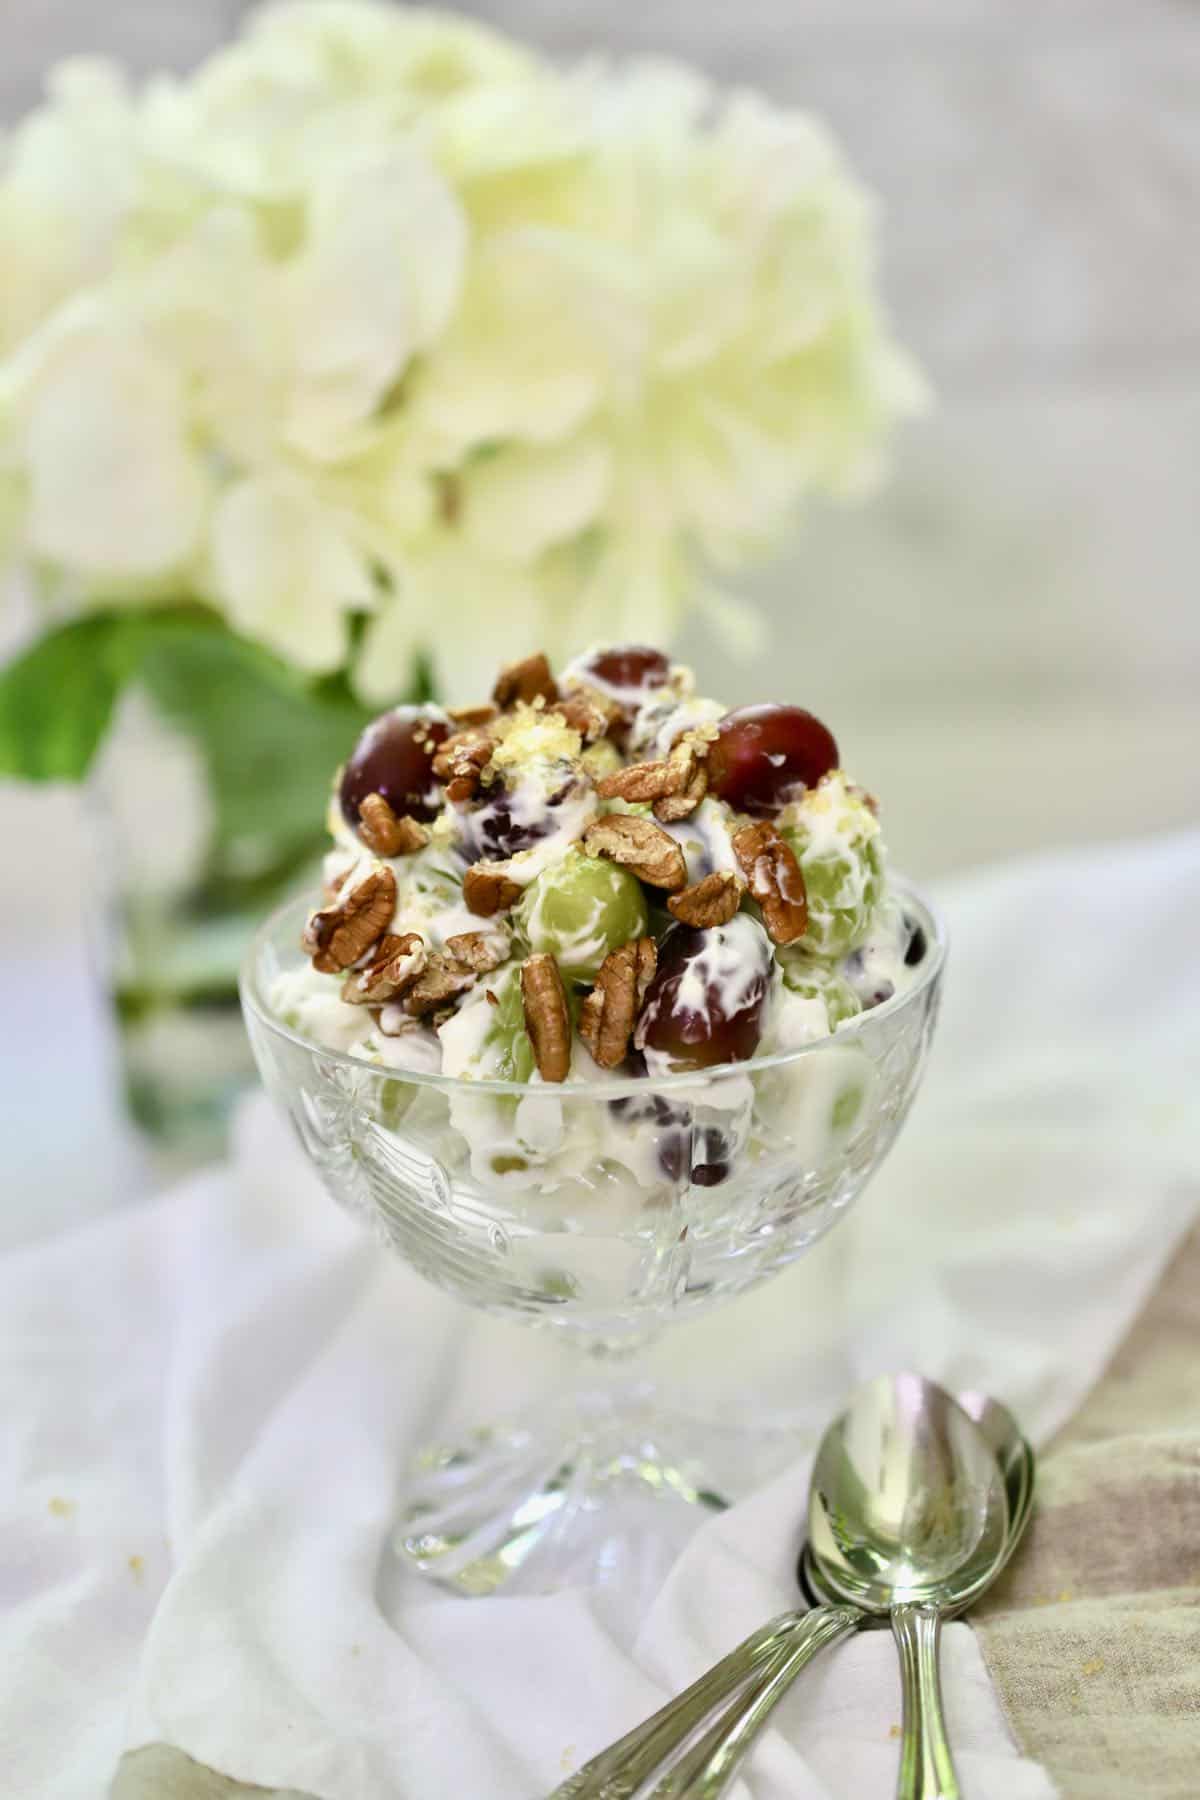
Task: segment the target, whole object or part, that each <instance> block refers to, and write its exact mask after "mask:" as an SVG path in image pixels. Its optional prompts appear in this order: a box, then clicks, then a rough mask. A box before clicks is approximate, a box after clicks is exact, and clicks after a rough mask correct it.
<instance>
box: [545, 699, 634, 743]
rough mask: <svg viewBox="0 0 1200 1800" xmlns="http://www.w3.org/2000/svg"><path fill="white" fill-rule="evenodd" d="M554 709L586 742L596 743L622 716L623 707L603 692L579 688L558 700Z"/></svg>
mask: <svg viewBox="0 0 1200 1800" xmlns="http://www.w3.org/2000/svg"><path fill="white" fill-rule="evenodd" d="M554 710H555V712H556V713H558V714H559V715H560V716H561V717H562V718H564V719H565V720H566V722H567V724H568V725H570V726H571V728H572V730H574V731H577V732H578V733H579V735H580V737H581V738H582V739H583V741H584V743H585V744H595V743H598V742H599V740H600V739H601V738H605V737H607V736H608V734H609V732H610V731H612V730H613V729H614V727H615V726H617V725H619V724H620V723H621V718H622V714H621V708H620V707H619V706H618V705H617V703H616V701H615V700H606V699H605V698H604V696H603V694H597V693H595V692H593V691H592V690H590V689H586V688H577V689H576V690H575V691H574V692H572V693H570V694H568V695H567V696H566V698H565V699H564V700H556V701H555V702H554Z"/></svg>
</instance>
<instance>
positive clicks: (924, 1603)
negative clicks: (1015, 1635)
mask: <svg viewBox="0 0 1200 1800" xmlns="http://www.w3.org/2000/svg"><path fill="white" fill-rule="evenodd" d="M808 1539H809V1545H810V1548H811V1551H812V1562H813V1566H814V1568H815V1569H816V1570H817V1571H818V1572H819V1574H820V1576H821V1585H822V1587H823V1588H824V1589H825V1590H827V1591H829V1592H830V1593H832V1594H833V1595H835V1596H836V1597H837V1598H838V1599H839V1600H842V1601H847V1602H849V1603H850V1604H852V1605H858V1606H861V1607H862V1609H863V1611H864V1612H871V1613H887V1614H888V1615H889V1617H890V1619H891V1625H892V1634H893V1636H894V1637H895V1640H896V1647H897V1649H898V1651H899V1654H900V1673H901V1680H902V1686H903V1693H904V1712H903V1724H902V1740H901V1747H900V1780H899V1784H898V1787H897V1795H898V1800H934V1796H937V1800H959V1793H960V1790H959V1786H958V1780H957V1777H956V1775H955V1773H954V1761H953V1758H952V1756H951V1754H950V1745H949V1742H948V1739H947V1737H946V1727H945V1721H944V1718H943V1716H942V1697H941V1685H940V1681H939V1678H938V1642H939V1637H940V1633H941V1624H942V1619H943V1617H944V1616H945V1614H946V1612H947V1611H950V1610H955V1611H956V1610H958V1609H960V1608H961V1607H963V1606H966V1605H967V1604H969V1602H970V1601H971V1600H973V1599H975V1598H976V1596H977V1595H978V1594H979V1593H980V1592H982V1590H983V1588H984V1587H986V1586H987V1584H988V1582H990V1581H991V1580H993V1579H994V1577H995V1576H996V1574H997V1573H998V1571H999V1570H1000V1568H1001V1567H1002V1565H1003V1562H1004V1560H1005V1552H1006V1550H1007V1548H1008V1541H1009V1504H1008V1494H1007V1492H1006V1489H1005V1483H1004V1478H1003V1475H1002V1473H1001V1469H1000V1465H999V1462H998V1461H997V1459H996V1456H995V1454H994V1452H993V1449H992V1446H991V1444H990V1443H989V1442H988V1439H987V1437H986V1436H985V1435H984V1432H983V1431H982V1430H981V1429H980V1427H979V1426H978V1425H977V1424H976V1423H975V1422H974V1420H973V1419H971V1418H970V1416H969V1415H968V1414H967V1413H966V1412H965V1411H964V1410H963V1408H962V1407H961V1406H959V1404H958V1402H957V1401H956V1400H954V1399H953V1398H952V1397H951V1396H950V1395H949V1394H947V1393H946V1391H945V1390H944V1389H943V1388H940V1387H938V1386H937V1384H936V1383H935V1382H931V1381H924V1380H922V1379H921V1377H920V1376H916V1375H898V1376H884V1377H882V1378H881V1379H880V1380H878V1381H873V1382H871V1383H869V1384H868V1386H867V1387H865V1388H860V1389H859V1391H858V1393H857V1394H856V1395H855V1396H854V1398H853V1400H852V1401H851V1404H850V1406H849V1408H848V1409H847V1411H846V1412H845V1413H844V1414H843V1415H842V1417H841V1418H840V1419H837V1420H835V1422H834V1423H833V1424H832V1425H831V1426H830V1428H829V1430H828V1431H827V1432H826V1433H825V1436H824V1438H823V1439H822V1440H821V1446H820V1448H819V1449H818V1451H817V1459H816V1463H815V1464H814V1466H813V1476H812V1484H811V1486H810V1489H809V1502H808Z"/></svg>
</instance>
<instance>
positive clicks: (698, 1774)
mask: <svg viewBox="0 0 1200 1800" xmlns="http://www.w3.org/2000/svg"><path fill="white" fill-rule="evenodd" d="M862 1622H863V1615H862V1613H861V1612H859V1611H858V1610H857V1609H856V1608H854V1607H849V1606H820V1607H817V1608H816V1609H815V1610H814V1611H812V1612H810V1613H808V1614H807V1615H806V1617H805V1620H804V1625H803V1626H802V1627H800V1628H798V1629H797V1630H796V1631H795V1632H794V1633H793V1634H792V1638H791V1641H790V1643H789V1644H788V1647H787V1649H786V1650H781V1651H780V1652H779V1653H778V1654H777V1656H776V1657H775V1659H774V1661H773V1662H772V1663H771V1664H770V1665H769V1667H768V1668H767V1669H766V1670H765V1671H764V1672H763V1674H762V1675H761V1676H760V1677H759V1678H758V1681H757V1682H756V1683H755V1686H754V1688H753V1689H752V1691H751V1695H750V1698H749V1701H747V1699H746V1697H745V1695H740V1696H739V1697H738V1698H737V1699H736V1700H734V1701H733V1702H732V1703H731V1704H730V1705H729V1706H728V1707H727V1708H726V1710H725V1711H724V1712H723V1713H722V1714H721V1716H720V1718H719V1719H718V1720H717V1722H716V1724H715V1725H711V1726H710V1727H709V1729H708V1730H707V1731H706V1732H705V1733H704V1736H703V1737H702V1738H700V1739H699V1740H698V1741H697V1742H696V1743H695V1744H693V1746H692V1748H691V1749H690V1750H689V1751H687V1753H686V1754H685V1755H684V1756H682V1757H681V1758H680V1759H679V1761H678V1762H677V1763H676V1764H675V1765H674V1767H673V1768H672V1769H671V1770H670V1771H669V1773H668V1774H666V1775H664V1776H663V1778H662V1780H661V1781H660V1782H659V1783H658V1785H657V1787H654V1788H652V1789H651V1790H650V1796H649V1800H717V1797H718V1795H720V1794H723V1793H724V1792H725V1789H726V1786H727V1785H728V1783H729V1782H730V1781H732V1780H733V1776H734V1773H735V1771H736V1770H737V1768H738V1765H739V1764H740V1763H741V1761H742V1758H743V1757H744V1756H746V1755H747V1754H748V1752H749V1751H750V1749H751V1747H752V1746H753V1744H754V1740H755V1739H756V1738H757V1737H758V1734H759V1733H760V1731H762V1729H763V1727H764V1725H765V1724H766V1722H767V1720H768V1718H769V1717H770V1715H771V1713H772V1712H773V1711H774V1708H775V1706H776V1704H777V1702H778V1701H780V1700H781V1699H782V1698H783V1696H784V1694H785V1693H786V1692H787V1690H788V1688H789V1687H790V1686H791V1685H792V1682H793V1681H794V1680H795V1678H796V1676H797V1675H798V1674H799V1673H800V1671H801V1669H803V1668H804V1667H805V1666H806V1664H808V1663H810V1662H811V1661H812V1659H813V1657H814V1656H816V1654H817V1652H818V1651H820V1650H823V1649H824V1648H825V1646H826V1645H827V1644H836V1643H837V1641H838V1639H839V1638H843V1637H846V1636H847V1635H848V1634H849V1633H850V1632H851V1631H857V1629H858V1627H859V1626H860V1625H861V1624H862Z"/></svg>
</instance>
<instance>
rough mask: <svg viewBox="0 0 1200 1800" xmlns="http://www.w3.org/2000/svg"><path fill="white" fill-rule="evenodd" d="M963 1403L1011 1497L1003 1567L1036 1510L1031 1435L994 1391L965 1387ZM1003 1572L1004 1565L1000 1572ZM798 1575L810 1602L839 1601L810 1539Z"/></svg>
mask: <svg viewBox="0 0 1200 1800" xmlns="http://www.w3.org/2000/svg"><path fill="white" fill-rule="evenodd" d="M955 1397H956V1399H957V1400H958V1404H959V1406H960V1407H961V1408H962V1410H963V1411H964V1412H965V1413H966V1414H967V1417H968V1418H969V1419H971V1420H973V1421H974V1423H975V1425H976V1427H977V1428H978V1429H979V1430H980V1431H981V1432H982V1433H983V1436H984V1437H985V1438H986V1440H987V1442H988V1444H989V1446H990V1448H991V1450H992V1453H993V1455H994V1456H995V1458H996V1461H997V1463H998V1464H999V1466H1000V1473H1001V1477H1002V1479H1003V1482H1004V1489H1005V1493H1006V1494H1007V1497H1008V1542H1007V1544H1006V1546H1005V1550H1004V1554H1003V1556H1002V1558H1001V1561H1000V1565H999V1567H1000V1568H1003V1567H1004V1566H1005V1564H1007V1562H1008V1561H1009V1559H1010V1557H1011V1556H1012V1554H1013V1552H1014V1550H1015V1549H1016V1548H1017V1545H1018V1544H1019V1543H1020V1541H1021V1539H1022V1537H1023V1536H1024V1533H1025V1527H1026V1525H1027V1524H1028V1522H1029V1515H1030V1513H1031V1512H1032V1510H1033V1490H1034V1478H1035V1469H1036V1462H1035V1458H1034V1453H1033V1449H1032V1447H1031V1445H1030V1444H1029V1442H1028V1440H1027V1439H1026V1438H1025V1437H1024V1436H1023V1435H1022V1432H1021V1428H1020V1426H1019V1425H1018V1424H1017V1421H1016V1420H1015V1419H1014V1418H1013V1416H1012V1414H1011V1413H1010V1412H1009V1410H1008V1408H1007V1407H1006V1406H1003V1405H1001V1403H1000V1401H999V1400H993V1399H992V1397H991V1396H990V1395H989V1394H979V1393H974V1392H970V1391H968V1392H965V1393H961V1394H958V1395H956V1396H955ZM996 1572H997V1573H999V1569H997V1571H996ZM796 1578H797V1581H798V1582H799V1584H800V1589H801V1592H802V1593H803V1595H804V1597H805V1599H806V1600H807V1601H808V1603H809V1605H810V1606H814V1607H815V1606H835V1605H837V1604H838V1596H837V1594H835V1593H834V1591H833V1589H832V1588H831V1587H829V1586H828V1585H827V1583H826V1581H825V1578H824V1576H823V1575H822V1573H821V1570H820V1568H819V1566H818V1564H817V1562H816V1559H815V1557H814V1556H813V1552H812V1546H811V1544H809V1543H807V1542H806V1543H805V1545H804V1548H803V1550H802V1551H801V1553H800V1556H799V1559H798V1561H797V1566H796ZM976 1597H977V1596H975V1595H971V1594H968V1595H967V1596H965V1597H964V1598H963V1599H962V1600H961V1601H960V1602H959V1603H958V1604H956V1605H953V1606H947V1607H946V1608H945V1609H944V1610H945V1613H946V1616H947V1617H951V1618H953V1617H956V1616H957V1615H958V1614H959V1613H961V1612H963V1611H965V1610H966V1608H967V1607H968V1606H969V1605H970V1604H971V1601H972V1599H974V1598H976ZM888 1623H889V1621H888V1618H887V1616H886V1615H885V1614H884V1613H882V1612H881V1613H873V1614H867V1615H866V1617H865V1619H864V1624H865V1625H866V1626H867V1627H881V1628H882V1627H886V1626H887V1625H888Z"/></svg>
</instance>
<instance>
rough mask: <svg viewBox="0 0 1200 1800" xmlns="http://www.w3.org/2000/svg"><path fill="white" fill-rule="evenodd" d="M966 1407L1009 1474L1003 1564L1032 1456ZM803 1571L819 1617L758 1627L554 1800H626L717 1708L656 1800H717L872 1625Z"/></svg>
mask: <svg viewBox="0 0 1200 1800" xmlns="http://www.w3.org/2000/svg"><path fill="white" fill-rule="evenodd" d="M873 1385H874V1384H873ZM939 1391H940V1390H939ZM961 1399H962V1404H963V1407H964V1410H966V1411H967V1412H968V1413H969V1414H970V1415H971V1416H972V1417H974V1418H975V1419H976V1421H977V1423H978V1424H979V1426H980V1428H981V1429H982V1430H983V1431H984V1432H985V1435H986V1437H987V1440H988V1442H989V1445H990V1446H991V1448H992V1450H993V1451H994V1454H995V1457H996V1460H997V1461H998V1462H999V1464H1000V1466H1001V1468H1002V1470H1003V1471H1004V1479H1005V1486H1006V1489H1007V1492H1008V1496H1009V1503H1010V1504H1009V1510H1010V1513H1011V1516H1012V1521H1013V1532H1014V1535H1013V1538H1012V1541H1011V1543H1010V1544H1009V1545H1008V1546H1007V1548H1006V1552H1005V1560H1007V1556H1008V1555H1010V1554H1011V1552H1012V1549H1013V1548H1014V1547H1015V1543H1016V1539H1017V1537H1019V1535H1020V1531H1021V1529H1023V1527H1024V1523H1025V1520H1026V1518H1027V1517H1028V1512H1029V1506H1030V1502H1031V1500H1032V1492H1033V1458H1032V1452H1031V1451H1030V1450H1029V1449H1028V1446H1027V1445H1026V1444H1025V1441H1024V1439H1023V1438H1022V1436H1021V1433H1020V1431H1019V1429H1018V1427H1017V1424H1016V1421H1015V1420H1014V1419H1013V1418H1012V1415H1011V1414H1010V1413H1008V1412H1007V1411H1006V1410H1005V1409H1004V1408H1003V1407H1001V1406H999V1404H998V1403H997V1402H994V1401H989V1400H988V1399H987V1398H986V1396H976V1395H963V1396H962V1397H961ZM807 1569H808V1564H807V1562H806V1561H805V1562H803V1563H802V1569H801V1571H800V1574H801V1585H802V1587H803V1588H804V1591H805V1594H806V1598H807V1599H808V1600H809V1602H810V1604H812V1603H813V1602H814V1600H815V1601H817V1602H818V1604H817V1605H816V1606H815V1609H814V1610H813V1611H810V1612H808V1613H795V1612H789V1613H782V1614H780V1616H779V1617H778V1618H776V1619H773V1620H771V1621H770V1622H769V1623H768V1624H766V1625H763V1626H761V1627H760V1628H759V1630H758V1631H756V1632H754V1633H753V1634H752V1635H751V1636H750V1637H748V1638H747V1639H746V1640H745V1641H744V1642H743V1643H741V1644H739V1645H738V1646H737V1648H736V1649H735V1650H732V1651H731V1652H730V1653H729V1655H728V1656H726V1657H724V1658H723V1659H722V1661H721V1662H719V1663H717V1664H716V1665H715V1666H714V1667H713V1668H711V1669H709V1670H708V1671H707V1672H706V1673H705V1674H704V1675H702V1676H701V1677H700V1679H699V1680H698V1681H696V1682H694V1683H693V1684H692V1686H691V1687H689V1688H687V1689H686V1690H685V1691H684V1692H683V1693H681V1694H678V1695H676V1697H675V1698H674V1699H673V1700H670V1701H668V1702H667V1704H666V1705H665V1706H663V1707H662V1708H661V1709H660V1710H659V1711H658V1712H657V1713H655V1714H654V1715H653V1717H651V1718H650V1719H647V1720H646V1721H645V1722H644V1723H643V1724H641V1725H639V1726H636V1727H635V1728H634V1730H632V1731H630V1732H628V1733H627V1734H626V1735H625V1736H624V1737H623V1738H621V1739H619V1740H618V1742H617V1743H615V1744H612V1745H610V1746H609V1748H608V1749H607V1750H604V1751H602V1752H601V1753H600V1754H599V1755H598V1756H596V1757H593V1758H592V1760H591V1761H590V1762H588V1763H587V1764H585V1765H584V1767H583V1768H581V1769H579V1770H577V1771H576V1773H575V1774H574V1775H572V1776H570V1777H569V1778H568V1780H567V1781H566V1782H564V1783H563V1784H562V1785H561V1786H560V1787H558V1788H556V1789H555V1790H554V1794H553V1795H552V1796H551V1800H628V1797H629V1796H631V1795H634V1794H636V1793H637V1792H638V1790H639V1789H641V1788H642V1787H644V1784H645V1783H646V1782H647V1781H649V1780H650V1779H652V1778H653V1775H654V1772H655V1770H656V1769H657V1768H659V1767H660V1765H661V1764H662V1763H663V1762H664V1761H666V1760H667V1759H669V1758H670V1757H671V1756H672V1755H673V1754H674V1753H675V1752H677V1751H678V1749H679V1748H680V1746H681V1745H683V1744H685V1743H687V1741H688V1739H689V1738H691V1737H692V1736H693V1735H694V1734H695V1733H696V1732H697V1731H698V1730H699V1728H700V1726H701V1725H702V1724H703V1722H704V1720H705V1719H706V1718H708V1716H709V1715H710V1714H711V1713H712V1712H713V1711H714V1710H715V1709H716V1708H717V1707H718V1706H720V1707H722V1708H723V1709H724V1710H723V1711H722V1713H721V1714H720V1716H719V1717H718V1719H717V1722H716V1724H715V1725H714V1726H712V1727H711V1728H710V1729H709V1731H708V1732H707V1733H705V1734H704V1736H703V1737H701V1738H700V1740H699V1741H698V1742H697V1743H696V1744H694V1745H693V1747H692V1749H691V1750H690V1751H689V1752H688V1753H687V1755H686V1756H685V1757H684V1758H683V1759H682V1761H679V1762H676V1763H674V1764H673V1766H672V1768H671V1770H670V1773H669V1775H668V1776H667V1777H666V1778H665V1779H664V1782H662V1783H660V1784H659V1787H658V1788H656V1789H655V1790H654V1793H655V1795H656V1796H658V1797H659V1800H662V1797H663V1796H665V1795H668V1794H687V1795H688V1796H689V1800H692V1797H696V1800H698V1797H699V1796H701V1795H703V1796H704V1797H705V1800H711V1797H712V1796H716V1795H718V1794H720V1793H721V1792H722V1791H723V1789H724V1787H725V1784H726V1783H727V1782H728V1781H729V1780H730V1778H731V1777H732V1775H733V1773H734V1770H735V1768H736V1767H737V1765H738V1764H739V1763H740V1762H741V1760H742V1758H743V1757H744V1756H745V1755H746V1754H747V1752H748V1751H749V1749H750V1747H751V1745H752V1743H753V1741H754V1739H755V1738H756V1737H757V1736H758V1734H759V1732H760V1731H761V1730H762V1728H763V1726H764V1725H765V1723H766V1720H767V1718H768V1716H769V1714H770V1712H771V1710H772V1709H773V1707H774V1705H775V1704H776V1702H777V1701H778V1700H779V1699H780V1697H781V1696H782V1694H783V1693H784V1692H785V1690H786V1689H787V1687H788V1686H789V1685H790V1683H791V1682H792V1680H793V1679H794V1678H795V1676H796V1675H797V1674H798V1673H799V1671H800V1670H801V1669H802V1668H803V1667H804V1666H805V1664H807V1663H808V1662H809V1661H811V1660H812V1658H813V1657H814V1656H815V1655H816V1654H817V1652H818V1651H819V1650H821V1649H822V1648H824V1646H825V1645H826V1644H830V1643H835V1642H836V1641H837V1640H838V1639H839V1638H840V1637H843V1636H845V1635H847V1634H848V1633H849V1632H850V1631H853V1630H855V1629H857V1628H858V1627H859V1626H861V1625H863V1624H864V1623H869V1622H870V1620H869V1617H868V1615H867V1614H865V1613H864V1612H863V1611H861V1610H860V1609H859V1607H858V1605H857V1604H855V1605H854V1606H853V1607H847V1606H845V1605H842V1604H838V1603H837V1602H836V1600H834V1601H833V1603H832V1604H820V1602H824V1601H827V1600H831V1599H832V1596H829V1595H828V1594H827V1593H825V1592H824V1591H823V1590H821V1589H819V1588H817V1586H816V1582H815V1581H814V1582H813V1583H811V1584H809V1583H806V1582H805V1580H804V1575H805V1573H806V1572H807ZM964 1604H965V1602H964ZM884 1622H886V1621H885V1620H881V1621H880V1623H884ZM747 1693H748V1695H749V1697H748V1698H747Z"/></svg>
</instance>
